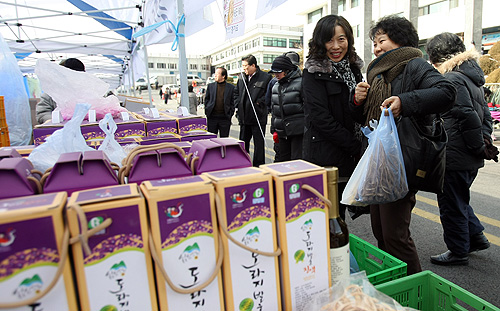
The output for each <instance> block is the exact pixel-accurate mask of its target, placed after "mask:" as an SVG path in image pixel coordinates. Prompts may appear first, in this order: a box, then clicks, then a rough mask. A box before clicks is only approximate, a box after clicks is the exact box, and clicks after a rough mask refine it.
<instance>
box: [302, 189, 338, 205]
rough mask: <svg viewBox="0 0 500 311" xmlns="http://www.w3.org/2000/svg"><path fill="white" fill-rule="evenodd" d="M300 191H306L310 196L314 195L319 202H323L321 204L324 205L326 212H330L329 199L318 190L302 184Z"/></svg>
mask: <svg viewBox="0 0 500 311" xmlns="http://www.w3.org/2000/svg"><path fill="white" fill-rule="evenodd" d="M302 189H306V190H307V191H309V192H311V193H312V194H314V195H315V196H317V197H318V198H320V200H321V201H323V203H325V205H326V206H327V207H328V210H331V208H332V201H330V200H329V199H327V198H326V197H325V196H324V195H322V194H321V193H320V192H319V191H318V190H316V189H314V188H313V187H312V186H310V185H308V184H303V185H302Z"/></svg>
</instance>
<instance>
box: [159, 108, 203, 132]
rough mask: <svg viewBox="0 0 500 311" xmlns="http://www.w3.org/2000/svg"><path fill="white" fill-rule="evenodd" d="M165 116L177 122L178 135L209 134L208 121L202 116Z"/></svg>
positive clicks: (171, 114)
mask: <svg viewBox="0 0 500 311" xmlns="http://www.w3.org/2000/svg"><path fill="white" fill-rule="evenodd" d="M165 115H167V116H169V117H171V118H173V119H175V120H176V121H177V129H178V134H179V135H181V136H186V135H193V134H203V133H207V119H206V118H205V117H202V116H196V115H188V116H182V115H178V114H175V113H165Z"/></svg>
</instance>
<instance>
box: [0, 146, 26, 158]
mask: <svg viewBox="0 0 500 311" xmlns="http://www.w3.org/2000/svg"><path fill="white" fill-rule="evenodd" d="M20 157H21V155H20V154H19V152H17V150H16V149H14V148H0V160H1V159H4V158H20Z"/></svg>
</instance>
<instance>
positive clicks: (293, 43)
mask: <svg viewBox="0 0 500 311" xmlns="http://www.w3.org/2000/svg"><path fill="white" fill-rule="evenodd" d="M288 47H290V48H294V49H300V48H301V47H302V40H300V39H288Z"/></svg>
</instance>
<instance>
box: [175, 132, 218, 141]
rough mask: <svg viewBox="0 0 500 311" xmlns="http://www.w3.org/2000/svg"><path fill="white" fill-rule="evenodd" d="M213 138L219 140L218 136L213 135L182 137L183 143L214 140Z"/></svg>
mask: <svg viewBox="0 0 500 311" xmlns="http://www.w3.org/2000/svg"><path fill="white" fill-rule="evenodd" d="M212 138H217V135H215V134H213V133H205V134H192V135H185V136H181V141H195V140H202V139H212Z"/></svg>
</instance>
